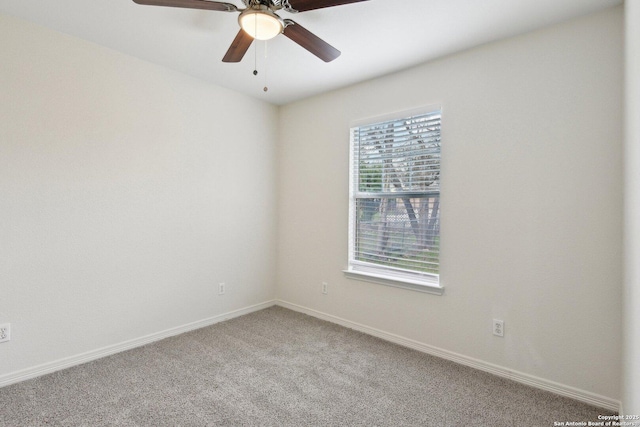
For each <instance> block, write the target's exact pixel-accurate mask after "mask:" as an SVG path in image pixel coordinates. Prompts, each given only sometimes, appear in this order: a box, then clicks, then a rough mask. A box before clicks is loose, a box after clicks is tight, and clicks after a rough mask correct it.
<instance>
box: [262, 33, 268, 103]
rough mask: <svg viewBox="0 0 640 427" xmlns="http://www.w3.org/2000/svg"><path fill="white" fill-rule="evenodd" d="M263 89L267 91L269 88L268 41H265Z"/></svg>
mask: <svg viewBox="0 0 640 427" xmlns="http://www.w3.org/2000/svg"><path fill="white" fill-rule="evenodd" d="M262 90H263V91H265V92H267V91H268V90H269V88H268V87H267V41H266V40H265V41H264V89H262Z"/></svg>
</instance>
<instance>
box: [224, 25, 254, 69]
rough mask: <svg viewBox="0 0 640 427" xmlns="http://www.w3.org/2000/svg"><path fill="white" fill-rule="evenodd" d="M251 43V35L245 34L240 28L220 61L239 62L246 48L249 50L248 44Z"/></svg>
mask: <svg viewBox="0 0 640 427" xmlns="http://www.w3.org/2000/svg"><path fill="white" fill-rule="evenodd" d="M251 43H253V37H251V36H250V35H249V34H247V33H246V32H245V31H244V30H242V29H241V30H240V31H239V32H238V35H237V36H236V38H235V39H233V42H232V43H231V47H229V50H228V51H227V53H226V54H225V55H224V58H222V62H240V61H242V57H243V56H244V54H245V53H247V50H249V46H251Z"/></svg>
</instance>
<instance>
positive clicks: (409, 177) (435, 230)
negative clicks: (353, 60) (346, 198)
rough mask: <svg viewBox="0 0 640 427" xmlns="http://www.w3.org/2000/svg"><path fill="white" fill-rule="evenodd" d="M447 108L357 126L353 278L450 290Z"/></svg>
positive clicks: (351, 244) (354, 135) (354, 140)
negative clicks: (443, 280)
mask: <svg viewBox="0 0 640 427" xmlns="http://www.w3.org/2000/svg"><path fill="white" fill-rule="evenodd" d="M440 118H441V113H440V111H439V110H438V111H431V112H427V113H424V112H422V113H418V114H410V113H406V114H404V115H402V116H401V118H393V119H388V120H385V121H376V122H375V123H368V124H366V125H361V126H356V127H353V128H351V168H350V171H351V173H350V179H351V183H350V191H349V193H350V202H349V217H350V218H349V221H350V224H349V268H348V270H347V271H346V272H345V273H346V275H347V277H350V278H357V279H360V280H369V281H374V282H378V283H383V284H387V285H392V286H398V287H404V288H410V289H415V290H421V291H424V292H433V293H438V294H441V293H442V287H441V286H440V281H439V273H440V271H439V258H440V257H439V254H440Z"/></svg>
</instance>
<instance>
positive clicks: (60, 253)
mask: <svg viewBox="0 0 640 427" xmlns="http://www.w3.org/2000/svg"><path fill="white" fill-rule="evenodd" d="M277 113H278V110H277V108H276V107H273V106H270V105H267V104H265V103H262V102H259V101H257V100H254V99H251V98H248V97H245V96H242V95H239V94H236V93H234V92H231V91H228V90H225V89H222V88H218V87H213V86H210V85H207V84H204V83H202V82H200V81H198V80H195V79H192V78H189V77H186V76H183V75H180V74H178V73H174V72H171V71H169V70H166V69H163V68H161V67H157V66H154V65H151V64H149V63H145V62H142V61H139V60H136V59H133V58H131V57H127V56H125V55H122V54H119V53H116V52H114V51H111V50H108V49H105V48H102V47H99V46H96V45H93V44H90V43H86V42H83V41H80V40H78V39H74V38H71V37H67V36H65V35H62V34H59V33H55V32H52V31H49V30H45V29H42V28H40V27H36V26H34V25H32V24H27V23H25V22H23V21H19V20H16V19H14V18H9V17H6V16H0V123H1V125H0V323H3V322H11V325H12V340H11V341H10V342H9V343H4V344H0V360H1V361H2V362H1V363H0V376H2V375H3V374H7V373H10V372H16V371H19V370H21V369H25V368H30V367H33V366H36V365H38V364H41V363H48V362H52V361H55V360H58V359H61V358H64V357H68V356H74V355H77V354H80V353H83V352H87V351H92V350H95V349H98V348H101V347H105V346H110V345H113V344H117V343H121V342H123V341H125V340H129V339H133V338H139V337H142V336H145V335H147V334H152V333H156V332H159V331H163V330H166V329H168V328H172V327H177V326H181V325H184V324H187V323H189V322H194V321H199V320H202V319H205V318H208V317H211V316H215V315H219V314H222V313H226V312H229V311H231V310H235V309H238V308H244V307H247V306H250V305H252V304H257V303H261V302H264V301H267V300H270V299H273V298H274V296H275V283H274V277H275V269H274V267H273V266H274V264H275V255H274V253H275V239H276V231H275V225H276V218H275V212H276V211H275V208H276V204H275V194H276V193H275V159H274V155H275V144H276V138H277ZM249 120H250V121H251V123H249ZM221 281H224V282H226V283H227V285H228V289H227V293H226V295H224V297H219V296H218V295H217V283H218V282H221Z"/></svg>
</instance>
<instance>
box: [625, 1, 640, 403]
mask: <svg viewBox="0 0 640 427" xmlns="http://www.w3.org/2000/svg"><path fill="white" fill-rule="evenodd" d="M625 23H626V32H625V49H626V56H625V58H626V69H625V72H626V75H625V98H626V112H625V118H626V126H625V130H626V135H625V153H624V154H625V192H624V196H625V224H624V225H625V248H624V249H625V258H624V259H625V293H624V302H625V317H624V324H625V337H624V338H625V348H624V350H625V352H624V355H625V363H624V365H623V366H624V367H623V369H624V390H623V399H622V403H623V409H624V412H625V413H627V414H636V415H637V414H640V309H639V307H640V267H639V266H638V262H639V260H640V57H639V56H638V52H640V1H638V0H627V1H626V2H625Z"/></svg>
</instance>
